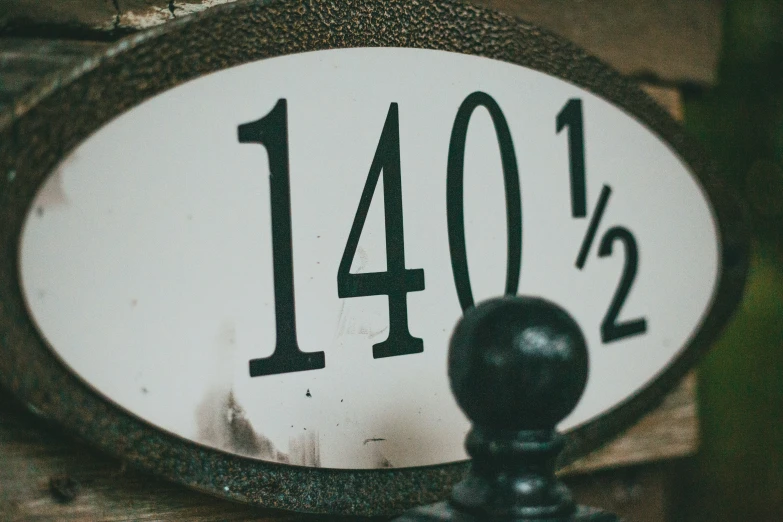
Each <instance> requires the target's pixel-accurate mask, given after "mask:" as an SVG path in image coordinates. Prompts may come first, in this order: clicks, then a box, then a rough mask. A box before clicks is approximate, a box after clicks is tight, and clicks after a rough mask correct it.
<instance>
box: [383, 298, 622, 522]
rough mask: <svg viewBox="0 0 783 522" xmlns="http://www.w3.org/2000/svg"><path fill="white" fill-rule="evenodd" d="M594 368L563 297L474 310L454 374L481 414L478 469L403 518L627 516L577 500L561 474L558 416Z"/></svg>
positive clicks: (592, 520) (594, 520)
mask: <svg viewBox="0 0 783 522" xmlns="http://www.w3.org/2000/svg"><path fill="white" fill-rule="evenodd" d="M587 370H588V360H587V343H586V341H585V338H584V335H583V334H582V330H581V329H580V328H579V325H578V324H577V323H576V321H575V320H574V319H573V318H572V317H571V316H570V315H568V313H567V312H566V311H565V310H563V309H562V308H560V307H559V306H557V305H556V304H554V303H552V302H549V301H545V300H543V299H536V298H530V297H506V298H503V299H494V300H490V301H486V302H484V303H482V304H480V305H478V306H477V307H475V308H473V309H469V310H467V311H466V312H465V314H464V316H463V317H462V320H461V321H460V322H459V323H458V324H457V327H456V329H455V330H454V335H453V336H452V338H451V344H450V349H449V379H450V381H451V389H452V391H453V392H454V397H455V398H456V400H457V403H458V404H459V405H460V407H461V408H462V410H463V411H464V412H465V414H466V415H467V416H468V418H469V419H470V420H471V422H472V423H473V429H472V430H471V431H470V433H469V434H468V437H467V440H466V441H465V448H466V449H467V452H468V454H469V455H470V456H471V458H472V469H471V472H470V473H469V474H468V476H467V477H466V478H465V480H463V481H462V482H460V483H459V484H457V485H456V486H455V487H454V489H453V490H452V492H451V497H450V498H449V500H447V501H445V502H441V503H440V504H433V505H431V506H423V507H420V508H417V509H414V510H413V511H410V512H408V513H406V514H404V515H403V516H402V517H400V518H398V519H396V520H395V522H428V521H429V522H619V519H618V518H617V517H616V516H615V515H612V514H609V513H605V512H603V511H599V510H595V509H591V508H587V507H583V506H575V505H574V501H573V499H572V497H571V493H570V492H569V491H568V488H567V487H566V486H565V485H564V484H563V483H561V482H560V481H558V480H557V477H556V476H555V463H556V460H557V455H558V454H559V453H560V450H561V449H562V448H563V444H564V440H563V438H562V436H560V435H558V434H557V432H556V431H555V426H557V424H558V423H559V422H560V421H561V420H562V419H564V418H565V417H566V416H567V415H568V414H569V413H570V412H571V411H572V410H573V409H574V407H575V406H576V404H577V402H578V401H579V398H580V397H581V395H582V392H583V391H584V389H585V385H586V384H587Z"/></svg>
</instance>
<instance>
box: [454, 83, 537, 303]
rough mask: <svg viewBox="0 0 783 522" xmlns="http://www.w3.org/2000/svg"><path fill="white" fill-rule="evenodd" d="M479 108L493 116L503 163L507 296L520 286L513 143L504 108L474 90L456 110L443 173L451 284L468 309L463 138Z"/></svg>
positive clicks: (519, 211) (518, 210) (518, 201)
mask: <svg viewBox="0 0 783 522" xmlns="http://www.w3.org/2000/svg"><path fill="white" fill-rule="evenodd" d="M478 107H484V108H485V109H487V111H489V115H490V116H491V117H492V123H493V124H494V126H495V133H496V135H497V138H498V146H499V147H500V159H501V162H502V164H503V180H504V182H505V188H506V229H507V232H508V253H507V256H508V257H507V264H506V289H505V293H506V295H516V293H517V289H518V287H519V272H520V270H521V268H522V196H521V193H520V187H519V169H518V168H517V160H516V154H515V153H514V143H513V142H512V141H511V131H510V130H509V128H508V123H507V122H506V118H505V116H503V111H501V110H500V107H499V106H498V104H497V102H496V101H495V100H494V99H493V98H492V97H491V96H490V95H489V94H486V93H484V92H474V93H473V94H471V95H469V96H468V97H467V98H465V101H463V102H462V105H460V108H459V110H458V111H457V117H456V119H455V120H454V127H453V128H452V130H451V141H450V142H449V160H448V167H447V173H446V176H447V178H446V219H447V221H448V229H449V251H450V254H451V269H452V272H453V273H454V285H455V286H456V288H457V297H458V298H459V303H460V306H462V310H467V309H468V308H471V307H472V306H473V305H474V303H473V291H472V290H471V287H470V274H469V273H468V257H467V250H466V246H465V208H464V194H463V193H464V173H465V141H466V139H467V134H468V124H469V123H470V118H471V116H472V115H473V111H475V110H476V109H477V108H478Z"/></svg>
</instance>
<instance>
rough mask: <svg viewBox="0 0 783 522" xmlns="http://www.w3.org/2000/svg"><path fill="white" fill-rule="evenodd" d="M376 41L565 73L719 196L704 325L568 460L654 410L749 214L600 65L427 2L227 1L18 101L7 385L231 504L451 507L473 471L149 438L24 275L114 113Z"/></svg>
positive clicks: (104, 444)
mask: <svg viewBox="0 0 783 522" xmlns="http://www.w3.org/2000/svg"><path fill="white" fill-rule="evenodd" d="M380 46H382V47H415V48H424V49H438V50H444V51H452V52H458V53H464V54H472V55H478V56H485V57H488V58H493V59H496V60H503V61H506V62H510V63H514V64H518V65H522V66H525V67H529V68H532V69H536V70H538V71H542V72H544V73H546V74H549V75H552V76H556V77H558V78H562V79H565V80H567V81H569V82H572V83H574V84H576V85H578V86H580V87H583V88H585V89H587V90H589V91H592V92H593V93H595V94H597V95H599V96H601V97H603V98H605V99H607V100H609V101H610V102H611V103H613V104H614V105H616V106H618V107H621V108H622V109H624V110H625V111H627V112H628V113H630V114H631V115H633V116H634V117H636V118H637V119H638V120H639V121H641V122H643V123H644V124H645V125H646V126H647V127H648V128H649V129H651V130H652V131H653V132H654V133H656V134H657V135H659V136H660V137H661V138H662V139H664V140H665V141H666V142H668V143H669V144H670V146H671V147H672V148H673V149H674V150H675V151H676V152H677V153H678V154H679V155H680V156H681V158H682V159H683V160H684V161H685V162H686V163H687V164H688V165H689V166H690V168H691V169H692V171H693V172H694V173H695V175H696V176H697V177H698V179H699V180H700V181H701V184H702V186H703V188H704V189H705V191H706V193H707V194H708V195H709V198H710V200H711V201H712V204H713V208H714V210H715V211H716V214H717V216H718V221H719V227H720V231H721V235H722V237H721V239H722V247H723V251H722V260H721V262H722V267H723V270H722V273H721V278H720V283H719V286H718V290H717V294H716V298H715V300H714V302H713V303H712V308H711V310H710V312H709V315H708V316H707V318H706V320H705V322H704V324H703V327H702V328H701V329H700V331H699V332H698V333H697V335H696V336H695V337H694V338H693V339H692V342H691V343H690V344H689V345H688V346H687V347H686V348H685V349H684V350H683V351H682V353H681V355H680V356H679V357H678V358H677V359H676V360H674V361H673V362H672V363H671V364H670V365H669V367H667V368H666V369H665V370H664V371H662V372H661V374H660V375H658V377H657V378H656V379H655V380H654V381H653V382H652V383H651V384H650V385H649V386H647V387H646V388H645V389H643V390H642V391H640V392H639V393H637V394H636V395H635V396H633V397H631V398H630V399H628V400H627V401H625V402H624V403H622V404H621V405H619V406H617V407H616V408H614V409H613V410H612V411H610V412H608V413H607V414H605V415H603V416H602V417H601V418H599V419H597V420H595V421H593V422H590V423H588V424H586V425H583V426H581V427H579V428H577V429H576V430H574V431H572V432H571V433H570V434H569V442H568V444H567V448H566V451H565V452H564V454H563V456H562V460H561V462H562V463H563V464H566V463H568V462H570V461H572V460H573V459H575V458H577V457H579V456H581V455H584V454H586V453H587V452H589V451H590V450H593V449H595V448H596V447H598V446H600V445H601V444H603V443H605V442H607V441H608V440H610V439H611V438H612V437H614V436H616V435H617V434H618V433H619V432H620V431H621V430H623V429H625V428H626V427H628V426H630V425H631V424H632V423H633V422H634V421H636V420H637V419H638V418H639V417H640V416H641V415H642V414H644V413H645V412H647V411H649V410H650V409H651V408H653V407H654V406H656V405H657V404H658V403H659V402H660V400H661V399H662V398H663V396H664V394H665V393H666V392H667V391H669V390H670V389H671V388H672V387H673V386H674V385H675V384H676V383H677V382H678V381H679V380H680V378H681V377H682V376H683V375H684V374H685V373H686V372H687V371H688V370H689V369H690V368H691V367H692V366H693V365H694V364H695V362H696V360H697V359H698V357H699V356H700V355H701V354H702V353H703V352H704V351H705V350H706V349H707V348H708V347H709V345H710V343H711V342H712V341H713V340H714V339H715V338H716V337H717V335H718V333H719V332H720V330H721V329H722V327H723V326H724V325H725V323H726V322H727V321H728V319H729V318H730V316H731V314H732V312H733V310H734V309H735V307H736V305H737V303H738V301H739V299H740V297H741V295H742V291H743V288H744V283H745V277H746V273H747V268H748V249H749V245H748V236H749V234H748V231H747V219H746V218H745V213H744V211H743V208H742V207H741V205H740V204H739V203H738V202H737V201H736V200H735V199H734V198H733V197H731V195H729V194H728V193H727V191H726V190H725V189H724V188H723V187H722V185H721V184H720V183H719V181H718V177H717V176H716V171H715V167H714V165H713V164H712V163H711V162H710V161H709V160H708V159H706V157H705V156H704V155H703V154H702V153H701V151H700V150H699V148H698V147H697V146H696V145H695V144H694V142H693V141H692V140H691V139H690V138H688V137H687V136H686V135H685V134H684V133H683V131H682V130H681V129H680V127H679V126H678V125H677V124H676V123H675V122H674V121H673V120H672V119H671V118H670V117H669V116H668V114H666V113H665V112H664V111H663V110H662V109H661V108H660V107H659V106H658V105H657V104H655V103H654V102H653V101H652V100H651V99H649V98H648V97H647V96H646V95H645V94H644V93H642V92H641V91H640V90H639V89H637V88H636V87H635V86H634V85H633V84H631V83H630V82H629V81H627V80H625V79H624V78H623V77H621V76H620V75H619V74H618V73H615V72H613V71H612V70H611V69H610V68H609V67H607V66H606V65H604V64H603V63H601V62H600V61H599V60H597V59H596V58H593V57H591V56H589V55H587V54H586V53H585V52H584V51H582V50H580V49H578V48H577V47H575V46H573V45H572V44H570V43H568V42H566V41H564V40H562V39H561V38H559V37H556V36H554V35H552V34H550V33H548V32H546V31H544V30H541V29H539V28H537V27H535V26H533V25H529V24H527V23H524V22H522V21H520V20H518V19H515V18H512V17H509V16H506V15H503V14H500V13H497V12H494V11H491V10H488V9H484V8H478V7H473V6H470V5H466V4H462V3H458V2H455V1H443V2H432V1H427V0H420V1H403V0H310V1H295V0H290V1H263V0H262V1H258V0H256V1H251V2H240V3H236V4H228V5H226V6H222V7H218V8H215V9H211V10H209V11H208V12H206V13H203V14H201V15H198V16H195V17H191V18H186V19H183V20H181V21H175V22H172V23H170V24H167V25H165V26H163V27H159V28H156V29H153V30H150V31H148V32H145V33H141V34H138V35H135V36H131V37H128V38H126V39H124V40H122V41H120V42H118V43H116V44H114V45H113V46H111V47H110V48H109V50H108V51H106V52H104V53H103V54H101V55H100V56H96V57H95V58H93V59H90V60H87V61H86V62H85V63H83V64H81V65H80V66H79V67H77V68H75V69H74V70H71V71H65V72H63V73H62V74H60V75H59V76H57V77H56V78H54V79H50V82H49V83H48V84H46V85H42V86H40V87H39V88H38V91H37V92H36V93H34V94H33V96H32V97H30V98H28V101H31V100H34V102H31V103H27V104H25V103H19V104H17V106H16V107H15V108H14V109H15V115H14V117H13V118H12V119H11V121H10V122H8V123H7V124H5V125H4V126H3V127H2V128H0V385H2V386H5V387H8V388H10V390H11V391H12V392H13V393H14V394H15V395H16V396H17V397H19V398H20V399H22V400H23V401H25V402H26V403H27V404H29V405H30V407H31V409H33V410H34V411H36V412H38V413H40V414H41V415H43V416H45V417H48V418H51V419H54V420H56V421H58V422H59V423H61V424H63V425H65V426H66V427H67V428H68V429H69V431H70V432H71V433H73V434H75V435H77V436H79V437H82V438H84V439H87V440H88V441H90V442H91V443H93V444H94V445H96V446H98V447H99V448H101V449H102V450H104V451H106V452H108V453H110V454H113V455H116V456H118V457H120V458H122V459H124V460H126V461H128V462H130V463H132V464H134V465H136V466H139V467H141V468H143V469H146V470H149V471H152V472H154V473H157V474H159V475H162V476H164V477H167V478H169V479H171V480H174V481H176V482H179V483H182V484H185V485H187V486H190V487H193V488H196V489H199V490H202V491H206V492H209V493H212V494H215V495H218V496H221V497H225V498H229V499H232V500H237V501H242V502H249V503H252V504H257V505H263V506H266V507H271V508H281V509H288V510H295V511H301V512H313V513H330V514H348V515H380V514H392V513H397V512H400V511H403V510H405V509H407V508H409V507H411V506H414V505H420V504H424V503H429V502H433V501H435V500H437V499H439V498H441V497H443V496H444V494H445V493H446V491H447V490H448V488H449V487H450V485H451V484H452V483H454V482H455V481H456V480H458V479H459V478H461V477H462V476H463V474H464V472H465V471H466V469H467V463H465V462H461V463H453V464H445V465H438V466H428V467H420V468H406V469H388V470H355V471H354V470H334V469H315V468H305V467H297V466H287V465H282V464H275V463H269V462H262V461H258V460H254V459H250V458H245V457H240V456H235V455H230V454H228V453H224V452H221V451H219V450H216V449H212V448H208V447H205V446H201V445H199V444H196V443H193V442H190V441H187V440H185V439H183V438H180V437H178V436H175V435H172V434H169V433H166V432H164V431H162V430H160V429H157V428H154V427H153V426H151V425H150V424H148V423H147V422H145V421H143V420H141V419H139V418H137V417H135V416H134V415H132V414H130V413H128V412H127V411H125V410H123V409H121V408H120V407H118V406H117V405H115V404H113V403H112V402H111V401H110V400H108V399H107V398H105V397H103V396H101V395H100V394H98V393H96V392H95V391H94V390H92V388H90V387H89V386H88V385H87V384H85V383H84V382H83V381H81V380H80V379H79V378H78V377H76V376H75V375H74V374H73V373H71V372H70V371H69V370H68V369H67V368H66V367H65V366H64V364H62V363H61V362H60V361H59V359H58V358H57V357H56V356H55V355H54V354H53V353H52V352H51V351H50V350H49V348H48V347H47V346H46V344H45V342H44V341H43V339H42V338H41V337H40V335H39V333H38V331H37V330H36V327H35V325H34V324H33V322H32V321H31V318H30V317H29V316H28V314H27V311H26V308H25V305H24V301H23V297H22V293H21V289H20V283H19V280H18V277H19V276H18V264H17V263H18V260H17V256H18V251H17V250H18V245H19V237H20V232H21V229H22V224H23V221H24V218H25V216H26V214H27V212H28V210H29V208H30V204H31V202H32V200H33V198H34V196H35V194H36V192H37V190H38V188H39V187H40V185H41V184H42V183H43V181H44V180H45V179H46V177H47V175H48V174H49V172H50V171H51V170H52V169H53V168H54V167H55V166H56V165H57V163H58V162H59V160H61V159H62V158H64V157H65V156H66V155H67V154H68V153H69V151H71V150H72V149H73V148H74V147H76V146H77V145H78V144H79V143H80V142H81V141H82V140H84V139H85V138H86V137H87V136H89V135H90V134H92V133H93V132H94V131H96V130H97V129H98V128H100V127H101V126H102V125H104V124H105V123H106V122H108V121H109V120H111V119H112V118H114V117H116V116H117V115H119V114H121V113H123V112H124V111H126V110H128V109H130V108H131V107H133V106H135V105H137V104H139V103H140V102H142V101H144V100H146V99H148V98H150V97H151V96H154V95H156V94H158V93H160V92H162V91H164V90H167V89H170V88H172V87H174V86H176V85H179V84H181V83H183V82H185V81H188V80H191V79H193V78H197V77H199V76H202V75H204V74H207V73H210V72H213V71H217V70H220V69H224V68H227V67H231V66H234V65H239V64H243V63H246V62H251V61H255V60H260V59H263V58H267V57H272V56H280V55H286V54H293V53H299V52H305V51H314V50H321V49H334V48H344V47H380ZM118 161H122V159H121V158H118ZM53 262H56V260H53ZM676 298H677V296H672V299H676Z"/></svg>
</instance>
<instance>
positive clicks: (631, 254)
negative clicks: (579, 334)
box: [598, 227, 647, 344]
mask: <svg viewBox="0 0 783 522" xmlns="http://www.w3.org/2000/svg"><path fill="white" fill-rule="evenodd" d="M615 241H621V242H622V243H623V245H624V246H625V268H624V269H623V275H622V278H620V286H618V287H617V290H616V291H615V293H614V297H613V298H612V303H611V304H610V305H609V310H607V312H606V315H605V316H604V320H603V321H601V340H602V341H603V342H604V344H606V343H611V342H613V341H619V340H620V339H625V338H626V337H631V336H634V335H639V334H643V333H644V332H646V331H647V321H646V320H645V319H644V318H639V319H634V320H632V321H625V322H622V323H618V322H617V316H618V315H620V309H621V308H622V307H623V304H625V300H626V299H627V298H628V292H630V291H631V285H632V284H633V280H634V278H635V277H636V270H637V268H638V266H639V252H638V250H637V248H636V239H634V237H633V234H631V232H630V231H629V230H628V229H627V228H624V227H612V228H610V229H609V230H608V231H607V232H606V234H604V237H603V239H602V240H601V245H600V246H599V248H598V255H599V256H600V257H606V256H610V255H612V245H613V244H614V242H615Z"/></svg>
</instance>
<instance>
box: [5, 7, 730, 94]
mask: <svg viewBox="0 0 783 522" xmlns="http://www.w3.org/2000/svg"><path fill="white" fill-rule="evenodd" d="M232 1H234V0H186V1H168V0H59V1H44V0H0V31H5V32H8V31H14V32H17V33H19V32H21V33H22V34H39V33H40V30H39V31H36V30H35V28H36V26H42V25H45V26H48V27H58V28H60V29H63V30H67V29H71V30H74V31H78V30H79V29H84V30H91V31H99V32H105V33H107V36H110V35H111V34H112V33H114V35H115V36H117V35H120V34H124V33H126V32H127V31H133V30H138V29H140V28H145V27H150V26H153V25H158V24H161V23H164V22H166V21H168V20H171V19H174V18H178V17H182V16H186V15H188V14H191V13H196V12H200V11H203V10H205V9H208V8H211V7H214V6H217V5H221V4H226V3H230V2H232ZM473 3H475V4H483V5H488V6H491V7H494V8H496V9H499V10H501V11H504V12H506V13H509V14H512V15H515V16H519V17H521V18H524V19H525V20H528V21H530V22H533V23H535V24H538V25H540V26H542V27H545V28H547V29H549V30H551V31H554V32H556V33H559V34H561V35H563V36H565V37H566V38H568V39H569V40H572V41H574V42H576V43H577V44H579V45H581V46H582V47H584V48H585V49H587V50H588V51H590V52H591V53H593V54H595V55H596V56H598V57H600V58H602V59H604V60H605V61H606V62H608V63H609V64H611V65H612V66H614V67H615V68H616V69H618V70H620V71H621V72H624V73H627V74H635V75H652V76H655V77H658V78H661V79H663V80H666V81H669V82H679V81H689V82H697V83H712V82H714V80H715V69H716V65H717V61H718V53H719V50H720V41H721V13H722V10H723V2H722V1H721V0H688V1H687V2H683V1H681V0H636V1H633V2H628V1H627V0H591V1H589V2H575V1H573V0H473Z"/></svg>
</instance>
